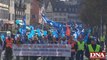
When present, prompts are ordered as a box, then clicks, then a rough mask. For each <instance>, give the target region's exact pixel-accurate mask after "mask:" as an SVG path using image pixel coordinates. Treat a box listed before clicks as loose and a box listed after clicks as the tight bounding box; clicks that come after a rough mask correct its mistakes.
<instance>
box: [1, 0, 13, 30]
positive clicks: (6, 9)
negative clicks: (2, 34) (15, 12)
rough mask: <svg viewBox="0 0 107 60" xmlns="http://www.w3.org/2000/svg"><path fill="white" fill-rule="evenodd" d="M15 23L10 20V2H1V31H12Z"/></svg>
mask: <svg viewBox="0 0 107 60" xmlns="http://www.w3.org/2000/svg"><path fill="white" fill-rule="evenodd" d="M13 23H14V22H13V21H11V19H10V0H0V30H10V29H11V28H12V25H13Z"/></svg>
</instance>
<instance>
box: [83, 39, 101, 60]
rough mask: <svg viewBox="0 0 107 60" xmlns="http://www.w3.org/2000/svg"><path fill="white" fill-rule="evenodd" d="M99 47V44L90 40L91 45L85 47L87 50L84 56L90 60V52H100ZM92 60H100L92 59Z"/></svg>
mask: <svg viewBox="0 0 107 60" xmlns="http://www.w3.org/2000/svg"><path fill="white" fill-rule="evenodd" d="M101 51H102V50H101V46H100V45H99V44H97V43H96V41H95V40H94V39H93V38H92V39H91V44H88V45H87V48H86V50H85V56H86V57H87V58H88V59H89V60H92V59H90V52H101ZM94 60H100V59H94Z"/></svg>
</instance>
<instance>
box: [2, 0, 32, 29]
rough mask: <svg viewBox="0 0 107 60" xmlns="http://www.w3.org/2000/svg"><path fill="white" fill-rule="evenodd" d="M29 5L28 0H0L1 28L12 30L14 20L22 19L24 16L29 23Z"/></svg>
mask: <svg viewBox="0 0 107 60" xmlns="http://www.w3.org/2000/svg"><path fill="white" fill-rule="evenodd" d="M30 6H31V5H30V0H0V24H1V25H2V26H3V27H2V26H0V27H1V29H3V28H5V29H3V30H12V27H14V26H15V20H22V19H23V17H24V16H26V23H27V25H29V24H30ZM8 28H9V29H8ZM13 29H14V28H13Z"/></svg>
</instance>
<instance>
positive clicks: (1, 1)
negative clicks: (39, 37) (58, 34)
mask: <svg viewBox="0 0 107 60" xmlns="http://www.w3.org/2000/svg"><path fill="white" fill-rule="evenodd" d="M80 7H81V0H0V27H1V29H3V28H6V29H4V30H7V29H12V27H13V26H14V24H15V20H22V19H23V16H26V23H27V25H29V24H30V25H33V26H36V25H38V24H39V23H42V21H43V20H42V17H41V13H44V14H45V15H46V16H47V17H48V18H49V19H50V20H54V21H57V22H62V23H64V22H72V21H73V22H74V21H76V22H80V20H79V12H80Z"/></svg>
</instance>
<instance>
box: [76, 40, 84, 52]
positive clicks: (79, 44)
mask: <svg viewBox="0 0 107 60" xmlns="http://www.w3.org/2000/svg"><path fill="white" fill-rule="evenodd" d="M77 44H78V50H84V42H82V43H80V42H79V41H78V42H77Z"/></svg>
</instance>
